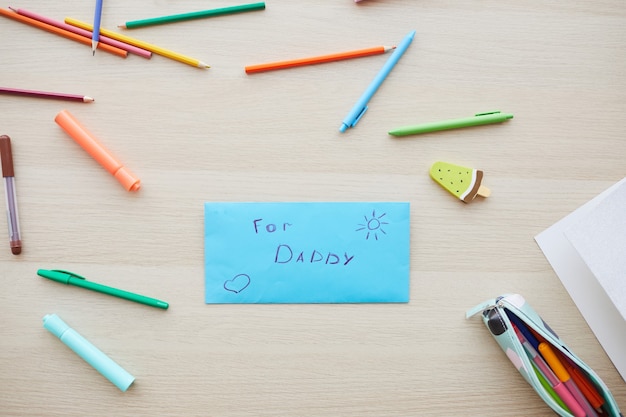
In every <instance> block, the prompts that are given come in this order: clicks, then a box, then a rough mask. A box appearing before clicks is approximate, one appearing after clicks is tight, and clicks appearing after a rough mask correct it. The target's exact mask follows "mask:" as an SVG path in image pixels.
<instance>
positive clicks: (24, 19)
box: [0, 9, 128, 58]
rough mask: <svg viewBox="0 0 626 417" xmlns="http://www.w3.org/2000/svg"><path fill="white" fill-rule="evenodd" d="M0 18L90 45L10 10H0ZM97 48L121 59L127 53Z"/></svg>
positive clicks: (81, 37)
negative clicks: (6, 18)
mask: <svg viewBox="0 0 626 417" xmlns="http://www.w3.org/2000/svg"><path fill="white" fill-rule="evenodd" d="M0 16H4V17H8V18H9V19H13V20H16V21H18V22H21V23H25V24H27V25H31V26H34V27H36V28H39V29H42V30H45V31H48V32H50V33H54V34H55V35H59V36H63V37H64V38H68V39H71V40H73V41H76V42H80V43H83V44H85V45H91V41H90V40H89V39H87V38H85V37H83V36H80V35H77V34H76V33H72V32H68V31H67V30H63V29H61V28H58V27H55V26H52V25H48V24H46V23H43V22H40V21H38V20H35V19H31V18H28V17H26V16H22V15H21V14H17V13H15V12H14V11H12V10H6V9H0ZM98 47H99V48H100V49H102V50H103V51H106V52H110V53H112V54H114V55H117V56H120V57H122V58H126V57H127V56H128V52H126V51H124V50H122V49H119V48H115V47H113V46H111V45H99V46H98Z"/></svg>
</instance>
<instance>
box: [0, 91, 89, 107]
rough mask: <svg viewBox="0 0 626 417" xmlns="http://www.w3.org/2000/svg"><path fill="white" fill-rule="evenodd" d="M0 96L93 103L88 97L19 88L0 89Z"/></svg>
mask: <svg viewBox="0 0 626 417" xmlns="http://www.w3.org/2000/svg"><path fill="white" fill-rule="evenodd" d="M0 94H11V95H14V96H27V97H38V98H54V99H58V100H69V101H82V102H83V103H91V102H93V101H94V99H93V98H91V97H89V96H81V95H78V94H66V93H52V92H49V91H37V90H23V89H21V88H9V87H0Z"/></svg>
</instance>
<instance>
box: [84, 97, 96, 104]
mask: <svg viewBox="0 0 626 417" xmlns="http://www.w3.org/2000/svg"><path fill="white" fill-rule="evenodd" d="M83 101H84V102H85V103H92V102H94V101H96V99H94V98H93V97H89V96H85V97H83Z"/></svg>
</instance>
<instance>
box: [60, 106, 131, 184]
mask: <svg viewBox="0 0 626 417" xmlns="http://www.w3.org/2000/svg"><path fill="white" fill-rule="evenodd" d="M54 121H55V122H57V124H58V125H59V126H61V128H63V130H65V131H66V132H67V133H68V134H69V135H70V136H71V137H72V139H74V141H76V143H78V144H79V145H80V146H81V147H82V148H83V149H84V150H86V151H87V153H88V154H89V155H91V156H92V157H93V158H94V159H95V160H96V161H98V162H99V163H100V165H102V166H103V167H104V168H105V169H106V170H107V171H109V172H110V173H111V175H113V176H114V177H115V178H116V179H117V180H118V181H119V182H120V183H121V184H122V185H123V186H124V188H126V191H137V190H139V187H140V186H141V182H140V180H139V178H137V177H136V176H135V175H133V174H132V173H131V172H130V171H129V170H127V169H126V168H125V167H124V165H122V164H121V163H119V162H118V161H117V159H115V158H114V157H113V156H112V155H111V154H110V153H109V151H107V150H106V149H105V148H104V147H103V146H102V145H101V144H99V143H98V141H97V140H96V139H95V138H94V137H93V135H92V134H91V133H89V132H88V131H87V130H86V129H85V128H84V127H82V126H81V125H80V123H78V121H77V120H76V119H75V118H74V116H72V115H71V114H70V113H69V112H68V111H67V110H63V111H61V112H60V113H59V114H57V116H56V117H55V118H54Z"/></svg>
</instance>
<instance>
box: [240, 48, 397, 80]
mask: <svg viewBox="0 0 626 417" xmlns="http://www.w3.org/2000/svg"><path fill="white" fill-rule="evenodd" d="M394 48H395V46H393V47H388V46H376V47H373V48H366V49H359V50H356V51H348V52H339V53H336V54H329V55H320V56H314V57H310V58H300V59H293V60H290V61H278V62H270V63H267V64H259V65H249V66H247V67H246V68H245V70H246V73H247V74H254V73H255V72H263V71H273V70H279V69H285V68H293V67H299V66H303V65H314V64H323V63H326V62H332V61H340V60H343V59H351V58H360V57H364V56H370V55H379V54H384V53H385V52H387V51H391V50H392V49H394Z"/></svg>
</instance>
